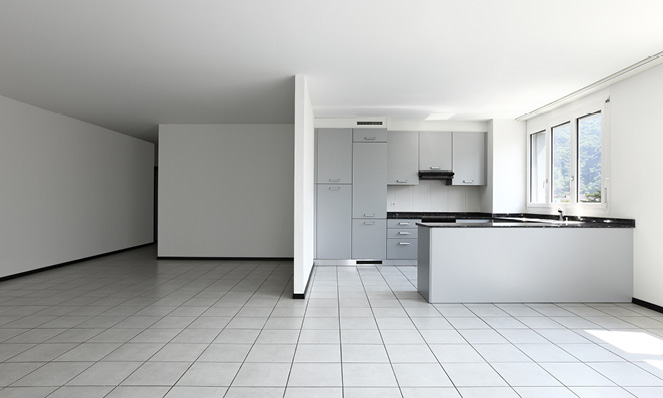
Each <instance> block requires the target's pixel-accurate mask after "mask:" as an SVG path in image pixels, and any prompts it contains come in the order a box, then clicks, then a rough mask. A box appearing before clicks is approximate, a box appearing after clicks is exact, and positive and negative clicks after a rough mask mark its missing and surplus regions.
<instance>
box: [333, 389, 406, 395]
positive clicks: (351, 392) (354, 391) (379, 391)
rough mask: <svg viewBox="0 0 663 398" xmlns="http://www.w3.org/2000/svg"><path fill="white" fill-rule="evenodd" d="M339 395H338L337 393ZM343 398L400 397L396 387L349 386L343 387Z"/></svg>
mask: <svg viewBox="0 0 663 398" xmlns="http://www.w3.org/2000/svg"><path fill="white" fill-rule="evenodd" d="M339 397H340V395H339ZM343 397H344V398H401V397H402V395H401V392H400V389H398V388H361V387H356V388H349V387H346V388H344V389H343Z"/></svg>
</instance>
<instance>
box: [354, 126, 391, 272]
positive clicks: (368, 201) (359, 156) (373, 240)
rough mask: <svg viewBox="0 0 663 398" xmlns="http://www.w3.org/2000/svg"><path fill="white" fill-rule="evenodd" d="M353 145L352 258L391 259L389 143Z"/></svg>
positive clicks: (358, 143) (355, 143) (381, 141)
mask: <svg viewBox="0 0 663 398" xmlns="http://www.w3.org/2000/svg"><path fill="white" fill-rule="evenodd" d="M386 138H387V137H386V131H384V138H383V139H382V140H380V141H378V140H377V139H376V141H377V142H370V143H369V142H366V141H357V140H356V141H355V142H354V143H353V145H352V178H353V186H352V218H353V220H352V258H354V259H374V260H381V259H384V258H386V256H387V245H386V240H385V238H386V236H387V204H386V198H387V142H386Z"/></svg>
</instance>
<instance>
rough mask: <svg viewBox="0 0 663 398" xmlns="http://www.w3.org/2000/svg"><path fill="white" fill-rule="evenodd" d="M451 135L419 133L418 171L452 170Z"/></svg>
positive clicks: (436, 132) (437, 132) (432, 132)
mask: <svg viewBox="0 0 663 398" xmlns="http://www.w3.org/2000/svg"><path fill="white" fill-rule="evenodd" d="M451 157H452V133H451V132H440V131H422V132H420V133H419V170H452V161H451Z"/></svg>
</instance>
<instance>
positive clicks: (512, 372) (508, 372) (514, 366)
mask: <svg viewBox="0 0 663 398" xmlns="http://www.w3.org/2000/svg"><path fill="white" fill-rule="evenodd" d="M492 366H493V368H494V369H495V370H496V371H497V372H498V373H499V374H500V375H501V376H502V377H503V378H504V379H505V380H506V381H507V382H508V383H509V385H510V386H512V387H537V386H541V387H556V386H561V384H560V382H559V381H557V380H556V379H555V378H554V377H552V376H551V375H550V374H549V373H548V372H546V371H545V370H544V369H543V368H541V366H539V365H538V364H536V363H496V364H493V365H492Z"/></svg>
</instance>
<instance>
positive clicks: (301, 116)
mask: <svg viewBox="0 0 663 398" xmlns="http://www.w3.org/2000/svg"><path fill="white" fill-rule="evenodd" d="M314 119H315V116H314V115H313V106H312V105H311V97H310V96H309V93H308V86H307V83H306V76H303V75H297V76H295V166H294V167H295V175H294V178H295V200H294V205H295V206H294V215H295V217H294V224H295V225H294V264H293V265H294V286H293V293H294V294H304V293H305V290H306V284H307V282H308V279H309V276H310V275H311V270H312V268H313V256H314V253H313V252H314V247H315V219H314V217H315V203H314V202H315V184H314V183H315V178H314V171H315V142H314V141H315V129H314V127H313V123H314Z"/></svg>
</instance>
